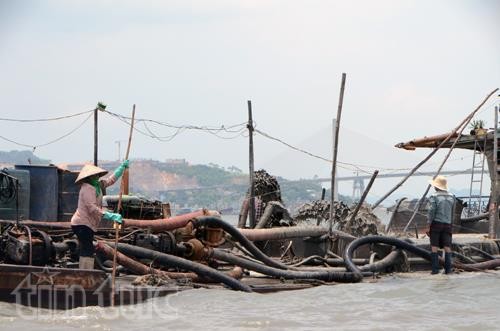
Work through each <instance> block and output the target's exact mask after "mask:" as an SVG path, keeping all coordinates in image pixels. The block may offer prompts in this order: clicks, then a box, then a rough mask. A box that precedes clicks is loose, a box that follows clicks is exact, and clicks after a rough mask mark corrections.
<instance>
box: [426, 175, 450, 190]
mask: <svg viewBox="0 0 500 331" xmlns="http://www.w3.org/2000/svg"><path fill="white" fill-rule="evenodd" d="M429 184H431V185H432V186H434V187H437V188H438V189H440V190H443V191H448V181H447V180H446V178H445V177H444V176H437V177H436V178H435V179H431V180H429Z"/></svg>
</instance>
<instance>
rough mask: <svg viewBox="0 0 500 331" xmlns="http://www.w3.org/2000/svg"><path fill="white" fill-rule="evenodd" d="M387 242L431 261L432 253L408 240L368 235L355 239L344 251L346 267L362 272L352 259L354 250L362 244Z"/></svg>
mask: <svg viewBox="0 0 500 331" xmlns="http://www.w3.org/2000/svg"><path fill="white" fill-rule="evenodd" d="M374 243H377V244H386V245H392V246H396V247H397V248H400V249H404V250H406V251H408V252H411V253H413V254H415V255H417V256H420V257H421V258H423V259H426V260H428V261H430V259H431V253H430V252H429V251H427V250H425V249H423V248H420V247H417V246H415V245H413V244H411V243H408V242H406V241H403V240H400V239H396V238H391V237H383V236H368V237H362V238H358V239H356V240H354V241H352V242H351V243H350V244H349V246H347V249H346V250H345V252H344V262H345V265H346V269H347V270H349V271H352V272H353V273H356V274H361V271H362V270H361V269H360V268H358V267H357V266H356V265H355V264H354V262H353V261H352V256H353V253H354V251H355V250H356V249H357V248H358V247H359V246H362V245H365V244H374Z"/></svg>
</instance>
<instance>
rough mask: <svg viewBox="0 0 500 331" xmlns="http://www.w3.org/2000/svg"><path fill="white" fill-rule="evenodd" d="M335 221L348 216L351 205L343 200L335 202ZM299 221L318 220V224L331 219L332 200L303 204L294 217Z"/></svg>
mask: <svg viewBox="0 0 500 331" xmlns="http://www.w3.org/2000/svg"><path fill="white" fill-rule="evenodd" d="M333 211H334V213H333V223H334V224H335V223H338V222H340V221H341V220H342V219H344V218H346V217H347V214H348V213H349V212H350V209H349V207H348V206H347V205H346V204H345V203H343V202H342V201H334V202H333ZM294 218H295V220H296V221H297V222H304V221H311V220H316V223H317V225H319V224H321V223H322V222H327V221H328V220H329V219H330V201H326V200H315V201H312V202H308V203H305V204H303V205H302V206H300V207H299V209H298V210H297V215H296V216H295V217H294Z"/></svg>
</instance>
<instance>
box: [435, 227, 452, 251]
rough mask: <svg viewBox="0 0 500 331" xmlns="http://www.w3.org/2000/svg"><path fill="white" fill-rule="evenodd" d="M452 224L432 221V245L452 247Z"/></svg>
mask: <svg viewBox="0 0 500 331" xmlns="http://www.w3.org/2000/svg"><path fill="white" fill-rule="evenodd" d="M451 229H452V225H451V224H445V223H439V222H432V223H431V233H430V240H431V246H435V247H439V248H443V247H451V237H452V235H451Z"/></svg>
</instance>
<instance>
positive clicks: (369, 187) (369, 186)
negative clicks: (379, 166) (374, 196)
mask: <svg viewBox="0 0 500 331" xmlns="http://www.w3.org/2000/svg"><path fill="white" fill-rule="evenodd" d="M377 175H378V170H375V172H374V173H373V175H372V178H370V182H369V183H368V186H367V187H366V189H365V191H364V192H363V195H362V196H361V198H360V199H359V202H358V204H357V206H356V208H355V209H354V211H353V212H352V214H351V218H350V220H349V222H352V221H353V220H354V218H355V217H356V215H357V214H358V212H359V209H360V208H361V205H362V204H363V202H364V201H365V199H366V196H367V195H368V192H370V189H371V188H372V185H373V182H374V181H375V178H377Z"/></svg>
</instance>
